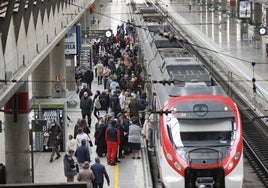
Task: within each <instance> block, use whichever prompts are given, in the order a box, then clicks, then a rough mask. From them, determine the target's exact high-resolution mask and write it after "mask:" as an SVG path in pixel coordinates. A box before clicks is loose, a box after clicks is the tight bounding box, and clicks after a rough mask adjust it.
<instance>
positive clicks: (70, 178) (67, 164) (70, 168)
mask: <svg viewBox="0 0 268 188" xmlns="http://www.w3.org/2000/svg"><path fill="white" fill-rule="evenodd" d="M73 156H74V150H72V149H70V150H69V151H68V153H66V154H65V155H64V158H63V166H64V175H65V177H66V178H67V182H74V176H75V175H76V174H77V170H76V163H75V162H74V159H73Z"/></svg>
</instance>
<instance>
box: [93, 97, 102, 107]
mask: <svg viewBox="0 0 268 188" xmlns="http://www.w3.org/2000/svg"><path fill="white" fill-rule="evenodd" d="M94 106H95V107H96V108H97V109H100V108H101V103H100V99H99V97H97V98H96V99H95V101H94Z"/></svg>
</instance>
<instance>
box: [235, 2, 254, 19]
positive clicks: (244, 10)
mask: <svg viewBox="0 0 268 188" xmlns="http://www.w3.org/2000/svg"><path fill="white" fill-rule="evenodd" d="M251 13H252V2H250V1H249V0H240V1H239V4H238V17H239V18H247V19H250V18H251Z"/></svg>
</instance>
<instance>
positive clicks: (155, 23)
mask: <svg viewBox="0 0 268 188" xmlns="http://www.w3.org/2000/svg"><path fill="white" fill-rule="evenodd" d="M138 10H139V14H137V15H136V17H135V18H134V21H135V23H136V24H137V25H142V28H140V29H138V31H137V32H138V35H139V36H140V40H141V41H142V42H141V46H142V49H143V51H144V52H145V53H144V55H145V59H146V63H145V66H146V67H147V71H148V72H147V73H148V79H150V80H152V82H151V84H149V85H148V86H147V87H148V99H149V101H150V102H151V103H150V104H151V108H152V110H153V111H155V112H162V113H161V114H160V115H159V114H156V113H155V114H154V115H153V116H154V117H153V122H154V126H155V129H154V134H153V135H154V138H153V140H154V142H153V143H154V149H155V153H156V155H157V163H158V168H159V179H160V180H161V182H162V185H163V187H166V188H178V187H180V188H182V187H185V188H241V187H242V184H243V140H242V124H241V119H240V114H239V110H238V108H237V106H236V104H235V102H234V101H233V100H232V99H231V98H230V97H228V96H227V95H226V94H225V92H224V91H223V90H222V88H221V87H220V86H219V85H218V83H217V82H216V81H214V80H213V78H212V76H211V74H210V73H209V72H208V71H207V69H206V68H205V66H204V65H203V64H202V63H201V62H199V61H198V60H197V58H196V57H194V56H193V55H192V54H191V53H190V52H189V51H187V50H186V49H185V48H184V46H183V44H181V43H180V42H179V40H173V39H176V36H175V37H174V35H172V36H173V37H172V40H170V38H168V37H165V36H169V35H170V34H171V31H170V28H169V26H168V24H166V23H165V20H164V19H163V18H164V17H163V16H161V15H160V14H159V13H158V12H157V11H156V10H153V8H146V7H143V6H140V7H139V9H138ZM163 80H168V81H171V80H172V81H174V82H173V83H170V84H168V83H166V84H161V83H155V81H163Z"/></svg>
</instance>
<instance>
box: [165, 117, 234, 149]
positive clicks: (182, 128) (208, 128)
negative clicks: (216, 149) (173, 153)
mask: <svg viewBox="0 0 268 188" xmlns="http://www.w3.org/2000/svg"><path fill="white" fill-rule="evenodd" d="M167 124H168V126H169V131H170V138H171V141H172V142H173V143H174V144H175V145H176V147H187V146H194V147H196V146H199V145H202V146H212V145H213V146H226V145H231V144H232V142H231V141H232V139H233V135H234V131H235V130H234V129H233V128H234V126H233V119H232V118H227V119H209V120H208V119H206V120H200V119H199V120H178V119H176V118H170V119H169V120H168V122H167Z"/></svg>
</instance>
